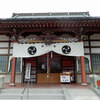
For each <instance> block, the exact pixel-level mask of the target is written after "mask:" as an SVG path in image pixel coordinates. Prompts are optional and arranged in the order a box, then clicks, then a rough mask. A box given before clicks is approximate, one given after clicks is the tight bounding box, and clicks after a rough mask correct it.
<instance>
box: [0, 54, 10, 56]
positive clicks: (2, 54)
mask: <svg viewBox="0 0 100 100" xmlns="http://www.w3.org/2000/svg"><path fill="white" fill-rule="evenodd" d="M0 56H12V54H0Z"/></svg>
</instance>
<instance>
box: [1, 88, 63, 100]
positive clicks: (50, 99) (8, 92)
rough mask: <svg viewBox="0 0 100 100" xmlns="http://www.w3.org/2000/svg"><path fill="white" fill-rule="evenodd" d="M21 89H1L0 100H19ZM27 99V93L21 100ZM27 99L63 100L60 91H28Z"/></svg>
mask: <svg viewBox="0 0 100 100" xmlns="http://www.w3.org/2000/svg"><path fill="white" fill-rule="evenodd" d="M22 91H23V89H3V90H2V91H1V94H0V100H20V99H21V93H22ZM24 99H25V100H26V99H27V91H26V92H25V94H24V96H23V100H24ZM29 99H34V100H64V95H63V92H62V90H61V89H29Z"/></svg>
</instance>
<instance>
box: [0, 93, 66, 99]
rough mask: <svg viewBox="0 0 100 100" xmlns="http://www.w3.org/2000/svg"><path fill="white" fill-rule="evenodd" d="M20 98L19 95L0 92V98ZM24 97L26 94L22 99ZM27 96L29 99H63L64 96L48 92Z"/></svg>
mask: <svg viewBox="0 0 100 100" xmlns="http://www.w3.org/2000/svg"><path fill="white" fill-rule="evenodd" d="M20 98H21V96H20V95H17V94H16V95H13V94H12V95H11V94H10V95H7V94H6V95H5V94H1V95H0V100H3V99H20ZM25 98H27V95H24V96H23V99H25ZM29 98H30V99H63V98H64V96H63V94H62V95H50V94H48V95H47V94H44V95H42V94H37V95H35V94H34V95H29Z"/></svg>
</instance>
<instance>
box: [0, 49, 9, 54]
mask: <svg viewBox="0 0 100 100" xmlns="http://www.w3.org/2000/svg"><path fill="white" fill-rule="evenodd" d="M0 54H8V49H0Z"/></svg>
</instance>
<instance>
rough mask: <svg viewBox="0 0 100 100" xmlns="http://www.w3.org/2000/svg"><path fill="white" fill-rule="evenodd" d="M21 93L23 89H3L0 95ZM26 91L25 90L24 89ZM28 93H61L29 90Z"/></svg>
mask: <svg viewBox="0 0 100 100" xmlns="http://www.w3.org/2000/svg"><path fill="white" fill-rule="evenodd" d="M8 91H9V93H21V92H22V91H23V89H3V90H2V91H1V92H2V93H8ZM26 91H27V89H26ZM29 92H30V93H55V94H56V93H57V94H59V93H62V90H61V89H29Z"/></svg>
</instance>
